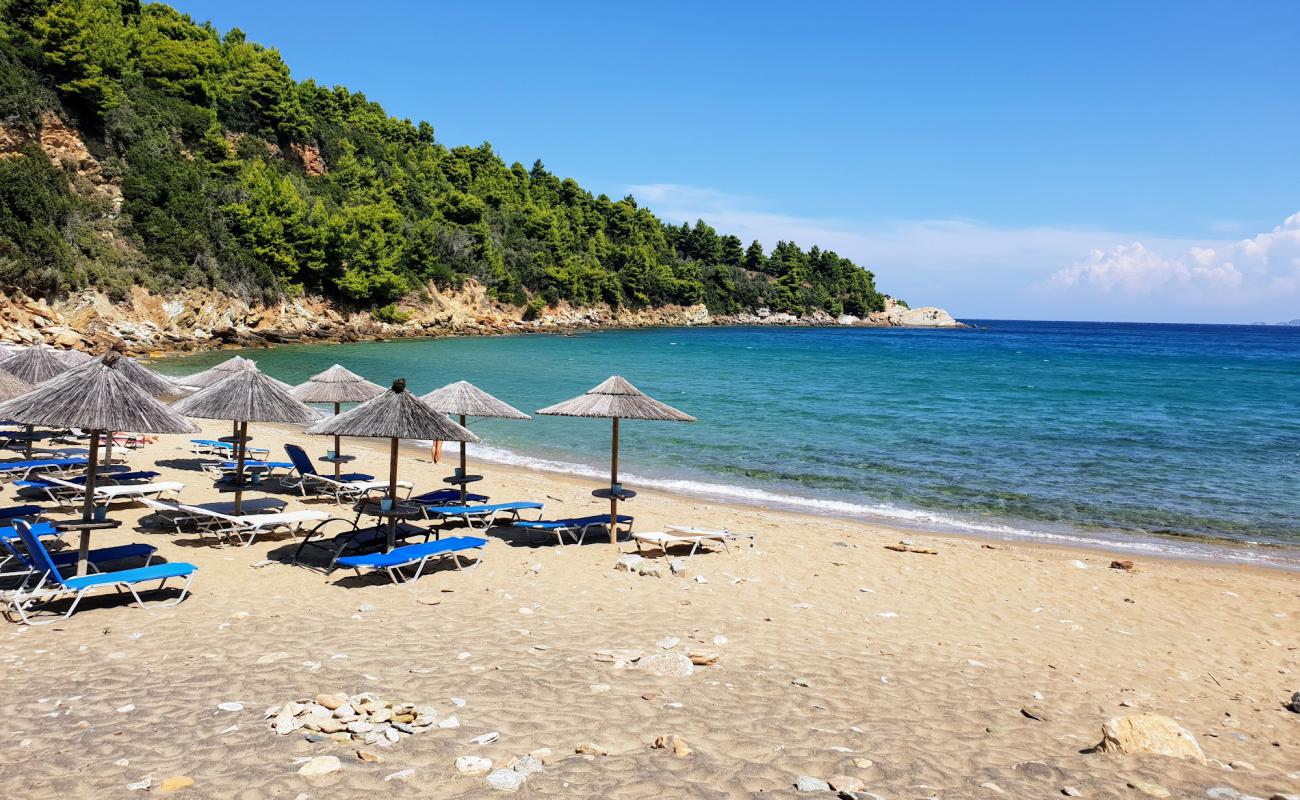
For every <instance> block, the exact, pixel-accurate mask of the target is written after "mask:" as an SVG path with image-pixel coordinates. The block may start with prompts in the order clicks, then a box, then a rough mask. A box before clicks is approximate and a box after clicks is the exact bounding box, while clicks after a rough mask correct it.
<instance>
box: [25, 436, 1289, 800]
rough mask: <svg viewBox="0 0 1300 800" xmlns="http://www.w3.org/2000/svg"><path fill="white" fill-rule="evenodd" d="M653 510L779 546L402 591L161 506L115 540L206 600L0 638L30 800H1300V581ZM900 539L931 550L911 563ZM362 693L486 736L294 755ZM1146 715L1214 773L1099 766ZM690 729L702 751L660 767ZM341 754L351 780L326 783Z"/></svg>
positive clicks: (146, 453) (184, 462) (442, 576)
mask: <svg viewBox="0 0 1300 800" xmlns="http://www.w3.org/2000/svg"><path fill="white" fill-rule="evenodd" d="M204 430H205V433H206V434H208V435H212V436H216V435H221V434H223V433H227V432H228V431H229V427H228V425H225V424H221V423H211V424H206V425H204ZM250 432H251V433H252V434H253V435H254V437H255V442H254V444H256V445H258V446H263V447H269V448H270V449H271V452H272V457H273V458H275V457H279V456H280V454H281V453H282V449H281V445H282V443H283V442H284V441H289V440H294V441H298V442H300V443H303V444H304V445H305V446H306V447H307V449H308V451H309V452H311V453H312V454H313V455H320V454H322V453H323V452H324V450H325V448H326V446H327V444H328V442H327V440H325V439H320V438H315V437H307V436H304V435H302V434H300V433H297V432H294V431H291V430H288V429H276V428H274V427H272V426H259V425H253V426H252V427H251V431H250ZM189 438H190V437H188V436H171V437H163V438H162V440H161V441H160V442H159V443H158V444H154V445H151V446H149V447H146V448H144V449H141V450H139V451H136V452H133V453H132V454H131V456H130V457H129V463H130V464H131V465H132V466H134V467H137V468H146V467H148V468H156V469H158V470H159V471H160V472H161V473H163V475H162V477H161V478H160V479H159V480H179V481H182V482H184V483H186V484H187V487H186V489H185V491H184V493H183V495H182V497H183V499H184V500H186V501H188V502H201V501H206V500H213V499H216V498H217V497H218V495H217V493H216V492H215V491H214V490H213V489H212V488H211V480H210V479H209V478H208V476H207V475H206V474H204V473H202V472H200V471H198V470H197V463H196V461H195V459H194V457H193V456H192V455H191V454H190V453H189V449H188V444H187V441H188V439H189ZM345 449H346V450H347V452H350V453H353V454H356V455H358V456H359V458H358V460H357V462H355V463H354V464H352V465H350V468H351V469H354V470H358V471H364V472H370V473H373V474H376V475H386V472H387V451H386V443H375V442H369V441H365V440H348V441H347V442H346V443H345ZM451 455H452V454H451V452H450V451H449V452H448V456H451ZM450 460H451V459H450V458H449V459H448V460H447V462H445V463H443V464H441V465H437V466H435V465H433V464H431V463H430V458H429V453H428V451H427V450H417V449H415V448H407V449H405V450H404V451H403V455H402V464H401V474H402V477H403V478H405V479H408V480H411V481H413V482H414V483H415V485H416V488H417V491H427V490H430V489H434V488H439V487H441V486H442V483H441V481H440V479H441V478H442V477H443V476H445V475H447V474H449V473H450V471H451V463H450ZM153 465H157V466H156V467H155V466H153ZM473 468H474V471H478V472H482V473H483V474H484V475H485V476H486V477H485V480H484V481H482V482H481V483H479V484H476V486H475V488H476V489H477V490H479V491H482V492H483V493H485V494H489V495H491V497H492V498H493V499H494V500H514V499H533V500H541V501H544V502H545V503H546V513H547V516H551V517H555V516H573V515H582V514H591V513H599V512H600V511H602V510H606V509H607V506H605V505H603V504H602V503H600V502H599V501H597V500H594V499H593V498H591V496H590V490H591V489H592V488H594V486H593V484H592V483H591V482H586V481H580V480H574V479H567V478H563V477H560V476H556V475H551V474H543V473H538V472H530V471H524V470H520V469H512V468H503V467H499V466H493V465H487V464H476V465H473ZM8 491H9V497H10V499H12V497H13V490H12V489H9V490H8ZM269 494H270V496H274V497H281V498H283V499H284V500H286V501H287V503H288V506H289V508H303V507H307V508H316V509H323V510H329V511H333V512H335V513H336V514H338V515H340V516H345V517H348V518H351V516H352V513H351V510H350V508H349V507H345V506H338V505H335V504H334V503H332V502H330V501H326V500H312V499H308V500H306V501H304V500H303V499H302V498H300V497H299V496H298V495H297V494H296V493H293V492H284V491H276V492H270V493H269ZM253 496H258V493H254V495H253ZM222 498H223V499H229V498H228V496H222ZM626 511H627V513H631V514H635V516H636V524H635V527H636V529H637V530H658V529H661V528H662V526H663V525H665V524H670V523H688V524H695V525H700V526H704V527H727V528H730V529H732V530H737V531H744V532H753V533H755V534H757V546H756V547H754V548H752V549H751V548H740V549H733V550H732V552H730V553H723V552H709V553H704V552H702V553H700V554H697V555H695V556H694V557H692V558H691V559H690V560H689V561H687V564H686V566H687V572H686V574H685V575H684V576H674V575H672V574H671V572H670V570H669V568H668V561H669V559H658V558H657V556H655V557H654V558H656V559H657V562H658V563H659V564H660V565H661V570H660V571H661V573H662V575H661V576H660V577H654V576H646V575H639V574H635V573H628V572H625V571H619V570H616V569H615V560H616V558H617V555H618V553H616V552H615V549H614V548H613V547H611V546H610V545H609V543H608V541H607V540H601V537H599V536H597V537H595V538H596V539H597V541H589V542H588V543H586V544H585V545H583V546H573V545H569V546H565V547H557V546H555V544H554V543H553V542H547V543H545V544H540V541H541V540H540V539H538V540H537V542H539V544H537V545H536V546H529V544H528V541H527V539H526V538H525V537H524V536H522V535H520V534H519V533H518V532H514V531H511V530H509V529H498V530H497V531H494V532H493V533H492V534H491V535H489V537H488V538H489V539H490V540H491V541H490V544H489V545H488V547H487V548H486V551H485V553H484V557H483V560H482V564H481V566H480V568H478V569H474V570H470V571H465V572H457V571H455V570H452V569H438V570H436V571H434V572H432V573H431V574H427V575H426V576H425V577H423V578H422V579H421V580H419V581H418V582H415V583H413V584H403V585H393V584H391V583H389V582H388V580H387V579H386V578H384V577H382V576H381V575H374V576H373V577H370V578H368V579H365V580H357V579H356V578H355V577H354V576H352V575H351V573H348V572H344V571H342V570H340V571H337V572H335V573H333V574H331V575H328V576H327V575H324V574H322V572H320V571H317V570H312V569H308V568H305V567H301V566H294V565H292V564H290V563H288V559H289V557H290V556H291V555H292V552H293V549H294V547H295V545H296V541H295V540H293V539H291V538H290V537H288V536H279V537H271V538H266V539H262V538H259V539H258V540H257V541H256V542H254V543H253V544H252V546H250V547H239V546H225V547H218V546H214V544H213V540H212V539H211V537H207V538H204V537H200V536H199V535H197V534H191V533H184V534H180V535H177V534H174V533H168V532H163V531H162V530H159V529H157V528H149V527H144V528H139V527H138V526H139V523H140V520H141V519H142V518H144V517H146V516H147V515H148V510H147V509H145V508H143V507H120V508H119V509H117V510H115V511H114V513H113V517H114V518H117V519H121V520H122V521H123V523H124V524H123V526H122V528H121V529H118V530H114V531H109V532H107V533H103V534H99V533H97V534H96V535H95V539H94V546H96V547H101V546H108V545H112V544H120V543H125V542H148V543H150V544H153V545H155V546H157V547H158V549H159V555H160V556H162V557H164V558H165V559H167V560H169V561H188V562H191V563H193V564H196V565H198V567H199V571H198V574H197V576H196V578H195V580H194V586H193V595H192V596H191V597H190V598H189V599H188V600H186V602H184V603H183V604H181V605H180V606H178V607H176V608H170V609H158V610H152V611H143V610H141V609H139V608H137V607H134V606H131V605H128V604H127V603H125V602H123V601H121V600H118V599H117V598H114V597H108V596H105V597H103V598H102V599H98V600H94V601H91V602H89V603H87V604H85V606H84V607H83V609H81V610H79V611H78V613H77V614H75V615H74V616H73V617H72V618H70V619H69V620H67V621H62V622H59V623H57V624H54V625H50V626H47V627H41V628H28V627H26V626H21V625H17V624H12V623H7V624H6V625H5V627H4V628H3V629H0V665H2V668H0V676H2V680H0V718H3V723H2V724H3V729H4V737H3V742H4V747H3V749H0V796H3V797H5V798H13V799H14V800H18V799H19V798H55V797H64V798H117V797H143V796H149V795H157V794H163V793H173V792H174V793H175V794H177V795H178V796H192V797H204V798H249V799H250V800H251V799H252V798H286V799H288V800H295V799H296V800H308V799H309V798H311V799H314V800H324V799H325V798H339V797H352V796H358V795H361V794H362V793H372V792H384V793H392V795H394V796H405V797H489V796H497V795H498V794H499V793H500V792H499V791H498V790H496V789H493V788H490V787H489V786H488V785H487V783H486V781H485V778H484V777H483V776H481V775H477V776H475V775H467V774H463V773H462V772H460V771H458V770H457V768H456V766H455V762H456V759H457V758H458V757H461V756H476V757H481V758H486V759H490V760H491V761H492V762H493V767H494V768H498V767H505V766H506V765H507V764H508V763H509V762H510V761H511V759H512V758H515V757H519V756H524V755H526V754H529V753H532V752H535V751H538V750H539V749H542V748H549V750H550V752H549V754H546V753H543V754H542V757H541V760H542V761H543V762H544V769H543V770H542V771H540V772H536V773H534V774H531V775H529V776H528V777H527V780H526V781H525V782H524V783H523V786H522V788H520V789H519V795H520V796H536V797H565V798H570V797H573V798H576V797H584V798H585V797H605V798H645V797H656V796H657V797H701V798H741V797H752V796H755V795H759V794H761V795H763V796H771V797H793V796H827V797H829V796H834V795H833V794H831V793H823V794H821V795H817V794H804V793H802V792H799V791H797V790H796V788H795V785H796V782H797V781H798V780H799V779H800V778H801V777H807V778H815V779H819V780H827V781H830V782H831V783H835V784H837V788H840V787H845V786H847V787H848V788H850V789H854V788H857V787H860V791H862V792H870V793H873V794H860V795H858V796H861V797H873V796H878V797H880V798H889V799H890V800H892V799H893V798H931V797H938V798H967V797H971V798H975V797H980V798H991V797H1015V798H1048V797H1059V796H1065V795H1067V794H1072V793H1076V792H1077V796H1081V797H1088V798H1134V797H1147V796H1156V797H1175V798H1190V797H1206V796H1211V797H1224V798H1235V797H1249V796H1254V797H1262V798H1270V797H1272V796H1273V795H1274V794H1283V795H1300V715H1297V714H1295V713H1292V712H1290V711H1288V710H1286V709H1285V708H1284V704H1285V703H1286V702H1287V701H1288V700H1289V699H1290V697H1291V695H1292V693H1293V692H1296V691H1300V650H1297V648H1298V647H1300V638H1297V630H1298V626H1297V623H1298V622H1300V576H1298V575H1296V574H1292V573H1286V572H1276V571H1266V570H1260V569H1252V568H1245V567H1232V566H1223V565H1215V564H1204V563H1190V562H1178V561H1172V560H1138V561H1137V563H1136V564H1135V568H1134V569H1133V570H1132V571H1124V570H1119V569H1112V568H1110V563H1111V561H1112V558H1113V557H1112V556H1111V555H1110V554H1107V553H1105V552H1099V551H1084V550H1069V549H1064V548H1054V547H1042V546H1030V545H1020V544H1005V543H1000V542H999V543H991V542H987V541H982V540H979V539H973V538H962V537H954V536H939V535H924V534H916V533H914V532H900V531H896V530H890V529H887V528H881V527H875V526H868V525H859V524H853V523H850V522H845V521H841V520H836V519H829V518H814V517H808V516H799V515H794V514H786V513H780V512H775V511H765V510H762V509H758V508H753V507H741V506H726V505H721V504H717V503H711V502H704V501H700V500H698V499H691V498H687V497H681V496H674V495H670V494H667V493H662V492H656V491H644V492H642V493H641V495H640V496H639V497H637V498H636V499H635V500H634V501H632V502H631V503H629V504H628V505H627V506H626ZM901 539H906V540H907V542H908V543H909V546H908V547H905V548H903V551H900V550H893V549H887V548H886V545H897V544H898V543H899V541H900V540H901ZM633 550H634V547H633V545H631V544H630V543H623V544H621V545H620V546H619V548H618V551H619V552H632V551H633ZM918 550H919V551H933V552H916V551H918ZM675 555H677V554H675ZM681 555H684V554H681ZM1115 558H1127V556H1115ZM599 651H607V652H609V653H612V656H608V655H601V654H600V653H599ZM657 653H681V654H684V655H692V654H693V655H694V656H695V660H696V661H700V662H707V661H713V662H714V663H711V664H700V665H698V666H694V667H693V674H691V675H689V676H683V677H661V676H657V675H655V674H653V672H652V670H650V669H647V668H646V667H644V666H641V664H644V663H645V660H646V658H647V657H649V656H652V655H654V654H657ZM636 656H640V657H641V660H640V661H639V662H638V661H633V660H632V659H633V658H634V657H636ZM629 662H630V663H629ZM336 692H343V693H345V694H347V695H355V694H358V693H362V692H372V693H374V694H375V695H378V696H379V697H381V698H384V699H388V700H393V701H396V702H399V703H405V702H409V703H413V704H416V705H417V706H421V707H432V708H434V709H436V713H437V716H438V718H439V719H440V720H445V719H447V718H449V717H453V716H454V717H455V718H456V719H457V720H458V722H459V726H458V727H434V728H432V729H431V730H428V731H426V732H421V733H418V734H416V735H413V736H410V737H407V738H403V739H402V740H401V741H399V742H397V743H395V744H392V745H391V746H388V747H378V746H360V745H357V744H353V743H349V744H343V743H338V742H334V741H328V740H327V741H322V742H311V741H308V740H307V739H306V738H305V736H304V733H305V732H304V731H301V730H299V731H296V732H294V733H290V734H287V735H279V734H277V733H276V732H275V731H273V730H272V729H271V721H270V720H269V719H266V718H265V716H266V712H267V710H268V709H269V708H271V707H275V706H281V705H282V704H285V703H288V702H290V701H299V700H308V699H312V698H316V697H317V696H318V695H321V694H330V693H336ZM223 704H225V708H226V709H238V710H223V709H222V708H220V707H219V706H222V705H223ZM232 704H234V705H232ZM1143 712H1151V713H1155V714H1160V715H1164V716H1167V717H1170V718H1172V719H1174V720H1176V721H1177V722H1178V723H1179V724H1180V725H1181V726H1183V727H1184V728H1186V729H1187V731H1189V732H1190V733H1191V734H1192V735H1193V736H1194V737H1195V738H1196V740H1197V741H1198V743H1199V746H1200V748H1201V749H1203V751H1204V754H1205V756H1206V763H1204V764H1202V763H1198V762H1197V761H1194V760H1187V759H1178V758H1172V757H1168V756H1162V755H1154V754H1117V753H1093V752H1085V751H1087V750H1089V749H1090V748H1091V747H1092V746H1093V745H1096V744H1097V743H1098V742H1099V741H1100V740H1101V738H1102V735H1101V734H1102V725H1103V723H1105V722H1106V721H1107V720H1109V719H1111V718H1112V717H1119V716H1124V715H1128V714H1139V713H1143ZM491 732H496V733H497V734H498V737H497V738H496V739H495V741H491V742H490V743H487V744H474V743H472V742H471V740H473V739H475V738H476V737H480V736H481V735H483V734H487V733H491ZM661 736H666V737H673V736H675V737H679V741H681V742H684V743H685V747H679V748H678V751H679V752H674V749H673V747H672V746H671V744H670V746H668V747H666V748H664V747H660V748H656V747H654V746H653V745H654V743H655V741H656V739H657V738H658V737H661ZM584 745H586V746H584ZM577 749H583V750H588V751H591V752H587V753H579V752H575V750H577ZM358 750H362V751H365V757H364V758H362V757H359V756H358ZM321 755H332V756H337V757H338V759H339V760H340V762H341V766H342V768H341V770H340V771H337V772H333V773H330V774H326V775H321V776H308V775H302V774H299V769H300V768H301V767H302V765H303V764H304V763H305V762H307V760H308V759H311V758H313V757H316V756H321ZM833 776H836V777H833ZM146 779H147V781H146ZM186 779H187V780H186ZM853 779H856V780H857V781H860V783H857V782H855V781H854V780H853ZM132 786H134V787H136V788H131V787H132ZM146 787H147V788H146ZM176 787H180V788H176ZM1225 788H1226V790H1225ZM1207 791H1208V792H1211V793H1210V794H1208V795H1207ZM1234 792H1238V793H1239V794H1237V793H1234Z"/></svg>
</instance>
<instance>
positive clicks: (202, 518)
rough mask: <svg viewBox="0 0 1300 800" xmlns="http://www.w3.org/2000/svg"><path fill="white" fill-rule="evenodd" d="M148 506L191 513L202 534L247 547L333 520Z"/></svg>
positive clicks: (306, 513) (316, 515)
mask: <svg viewBox="0 0 1300 800" xmlns="http://www.w3.org/2000/svg"><path fill="white" fill-rule="evenodd" d="M146 505H148V506H149V507H150V508H153V509H158V510H172V509H173V508H174V510H177V511H182V512H185V513H188V514H190V515H192V519H193V520H194V522H195V524H196V526H197V527H198V529H199V530H200V531H202V532H204V533H212V534H214V535H216V536H217V537H218V538H223V537H234V538H235V539H236V540H238V541H239V542H240V543H241V544H243V545H244V546H245V547H247V546H248V545H250V544H252V543H253V540H254V539H256V538H257V535H258V534H259V533H270V532H272V531H276V530H282V529H286V528H287V529H288V530H289V531H290V532H291V533H297V532H298V529H299V528H301V527H302V526H303V525H304V524H306V523H308V522H323V521H325V520H327V519H329V518H330V515H329V514H328V513H326V512H324V511H313V510H303V511H279V512H275V513H270V514H244V515H241V516H234V515H232V514H223V513H221V512H219V511H213V510H212V509H210V508H204V507H203V506H190V505H185V504H184V503H176V504H174V505H173V504H170V503H168V502H167V501H165V500H152V499H151V500H150V501H149V502H148V503H146ZM245 537H247V538H245Z"/></svg>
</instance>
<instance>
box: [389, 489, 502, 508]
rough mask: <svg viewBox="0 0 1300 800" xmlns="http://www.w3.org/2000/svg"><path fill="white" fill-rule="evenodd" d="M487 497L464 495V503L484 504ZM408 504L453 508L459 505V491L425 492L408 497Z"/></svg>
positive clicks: (438, 490) (482, 495) (436, 490)
mask: <svg viewBox="0 0 1300 800" xmlns="http://www.w3.org/2000/svg"><path fill="white" fill-rule="evenodd" d="M487 501H488V496H487V495H485V494H472V493H470V494H466V495H465V502H466V503H486V502H487ZM406 502H408V503H415V504H417V505H422V506H454V505H460V502H461V500H460V489H435V490H433V491H432V492H425V493H424V494H421V495H416V496H415V497H408V498H407V499H406Z"/></svg>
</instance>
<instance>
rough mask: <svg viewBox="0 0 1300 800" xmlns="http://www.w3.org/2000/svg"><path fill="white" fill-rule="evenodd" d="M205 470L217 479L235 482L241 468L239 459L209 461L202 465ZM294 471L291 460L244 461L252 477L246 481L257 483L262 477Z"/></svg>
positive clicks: (248, 473)
mask: <svg viewBox="0 0 1300 800" xmlns="http://www.w3.org/2000/svg"><path fill="white" fill-rule="evenodd" d="M200 466H201V467H202V468H203V471H204V472H207V473H208V474H210V475H212V476H213V477H215V478H216V479H217V480H221V481H227V482H234V480H235V472H236V470H238V469H239V462H237V461H207V462H204V463H203V464H201V465H200ZM292 471H293V462H291V461H261V460H249V461H245V462H244V474H245V475H246V476H247V477H248V478H249V479H250V480H248V481H245V482H246V483H257V482H258V481H260V480H261V479H262V478H270V477H275V476H276V475H277V474H280V473H282V474H288V473H289V472H292Z"/></svg>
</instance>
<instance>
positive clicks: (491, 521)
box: [424, 501, 542, 530]
mask: <svg viewBox="0 0 1300 800" xmlns="http://www.w3.org/2000/svg"><path fill="white" fill-rule="evenodd" d="M541 510H542V504H541V503H534V502H532V501H524V502H516V503H493V504H492V505H486V506H461V505H455V506H425V507H424V516H425V517H426V518H428V519H433V520H438V521H440V522H444V523H445V522H448V521H450V520H454V519H459V520H464V522H465V524H466V525H468V526H469V527H471V528H475V527H477V528H480V529H482V530H487V529H488V528H490V527H492V526H493V525H495V524H496V523H497V521H498V520H501V519H504V520H508V521H510V522H517V521H519V512H521V511H537V512H538V515H539V516H540V514H541ZM475 522H478V523H479V524H478V525H475Z"/></svg>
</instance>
